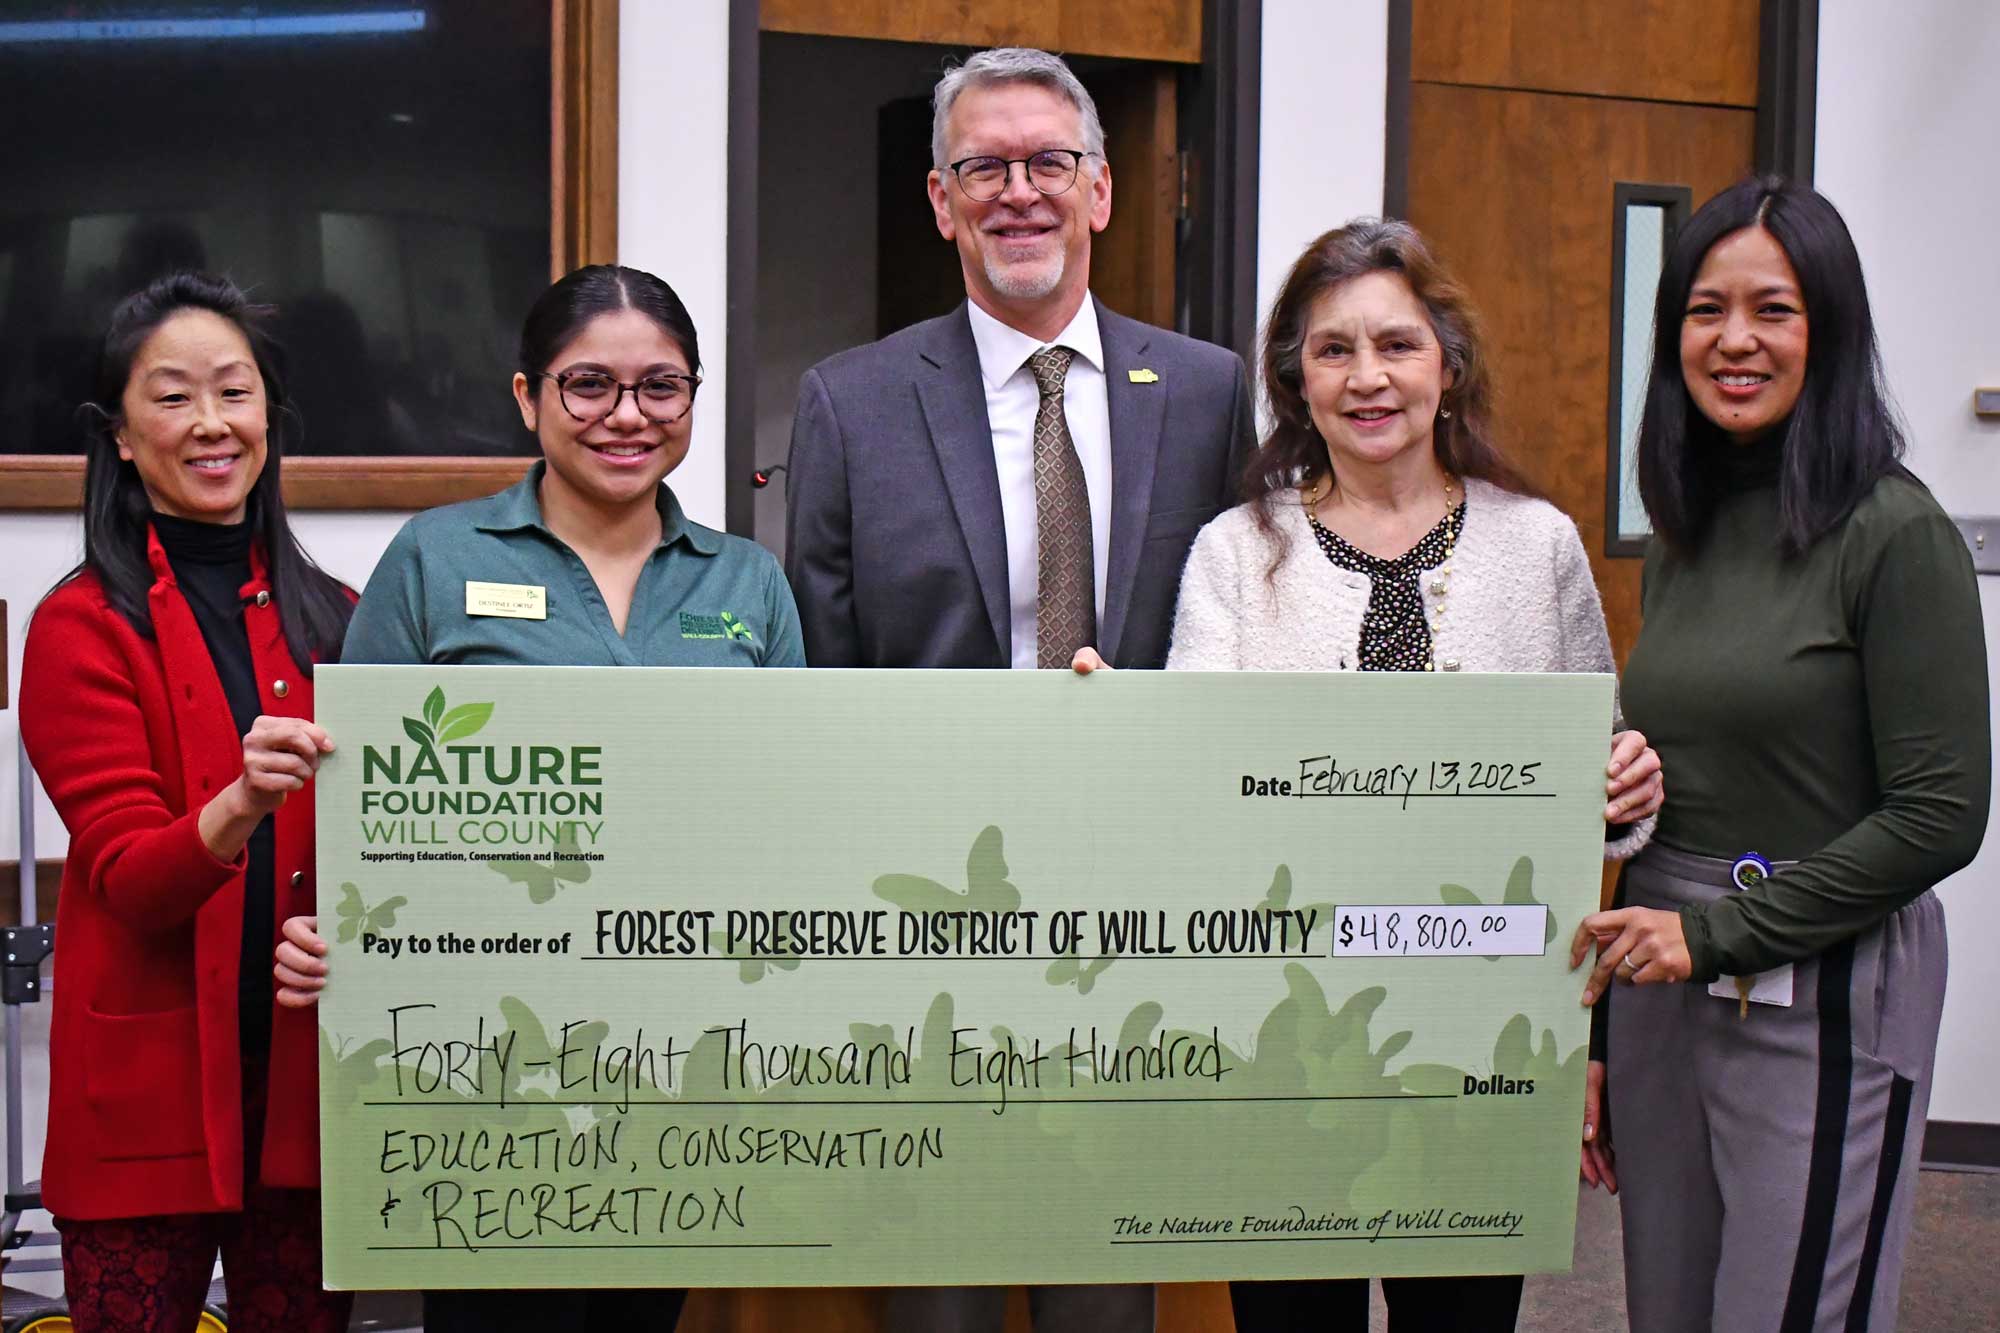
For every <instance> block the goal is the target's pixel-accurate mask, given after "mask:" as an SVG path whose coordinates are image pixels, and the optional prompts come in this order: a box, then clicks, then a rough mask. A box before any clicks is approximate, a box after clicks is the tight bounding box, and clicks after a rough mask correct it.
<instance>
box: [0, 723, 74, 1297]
mask: <svg viewBox="0 0 2000 1333" xmlns="http://www.w3.org/2000/svg"><path fill="white" fill-rule="evenodd" d="M14 748H15V761H16V779H17V785H18V787H19V790H20V827H21V853H20V855H21V882H20V904H21V906H20V920H21V922H22V924H21V925H18V926H8V927H5V928H4V929H0V1006H4V1008H5V1011H6V1028H7V1090H6V1096H7V1195H6V1207H5V1211H4V1212H0V1252H4V1253H5V1254H6V1255H7V1266H8V1268H9V1269H11V1270H13V1271H16V1272H23V1273H47V1272H54V1271H57V1270H59V1269H61V1267H62V1259H61V1257H60V1256H59V1255H57V1254H52V1253H50V1254H43V1253H37V1254H33V1255H29V1254H26V1253H25V1251H27V1250H36V1251H53V1250H55V1249H56V1241H55V1238H54V1237H53V1236H49V1237H46V1238H37V1237H36V1235H35V1233H34V1232H32V1231H27V1230H24V1229H23V1228H22V1227H21V1214H23V1213H25V1212H27V1211H29V1210H30V1209H34V1208H40V1207H41V1206H42V1182H41V1181H39V1180H29V1179H27V1174H28V1171H27V1164H26V1162H25V1160H24V1158H25V1156H26V1154H25V1151H24V1148H23V1142H22V1141H23V1137H24V1127H23V1124H22V1121H23V1114H22V1106H21V1101H22V1098H21V1082H22V1075H21V1026H22V1024H21V1006H22V1005H24V1004H39V1003H41V999H42V963H43V961H44V960H46V959H47V958H48V956H49V955H50V954H51V953H53V952H54V951H55V947H56V928H55V926H54V924H53V923H42V924H38V923H37V922H36V921H35V774H34V770H33V769H31V768H30V767H29V766H28V748H27V746H26V744H24V743H23V742H21V741H20V740H18V739H17V740H16V741H15V746H14Z"/></svg>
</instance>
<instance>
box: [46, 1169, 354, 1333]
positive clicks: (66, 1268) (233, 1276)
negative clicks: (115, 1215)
mask: <svg viewBox="0 0 2000 1333" xmlns="http://www.w3.org/2000/svg"><path fill="white" fill-rule="evenodd" d="M244 1202H245V1207H244V1209H243V1211H242V1212H240V1213H176V1214H167V1215H164V1216H158V1217H134V1218H123V1219H117V1220H113V1221H97V1222H82V1221H78V1220H76V1219H74V1218H70V1219H58V1220H57V1225H58V1227H59V1228H60V1229H61V1231H62V1258H63V1287H64V1290H65V1292H66V1294H67V1295H68V1297H69V1309H70V1319H71V1320H72V1321H73V1322H74V1323H75V1324H76V1327H77V1330H78V1333H189V1330H191V1329H193V1328H194V1326H195V1320H196V1319H197V1318H198V1317H199V1316H200V1314H201V1307H202V1304H203V1302H204V1301H205V1300H206V1299H207V1296H208V1279H209V1274H210V1273H211V1272H212V1271H213V1270H214V1266H215V1254H216V1251H217V1250H220V1251H221V1252H222V1272H223V1276H224V1277H225V1278H226V1279H227V1280H228V1283H229V1327H230V1331H231V1333H265V1331H266V1330H270V1333H278V1331H279V1330H284V1331H285V1333H340V1330H342V1329H345V1328H346V1327H347V1313H348V1308H349V1306H350V1305H352V1304H353V1300H354V1298H353V1296H352V1295H350V1294H349V1293H347V1292H334V1291H321V1290H320V1269H319V1191H318V1190H280V1189H267V1188H264V1187H263V1186H252V1187H251V1190H250V1193H249V1197H248V1198H247V1199H246V1200H245V1201H244Z"/></svg>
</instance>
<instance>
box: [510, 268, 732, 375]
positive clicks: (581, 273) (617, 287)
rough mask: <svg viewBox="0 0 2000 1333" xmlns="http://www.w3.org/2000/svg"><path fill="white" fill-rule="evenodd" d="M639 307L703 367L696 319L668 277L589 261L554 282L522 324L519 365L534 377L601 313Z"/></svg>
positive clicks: (692, 364) (695, 366)
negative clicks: (675, 291)
mask: <svg viewBox="0 0 2000 1333" xmlns="http://www.w3.org/2000/svg"><path fill="white" fill-rule="evenodd" d="M614 310H636V311H638V312H639V313H640V314H642V315H644V316H646V318H648V319H650V320H652V321H653V323H655V324H657V325H659V326H660V331H661V332H662V333H664V334H666V335H667V336H668V337H669V338H672V339H673V340H674V341H675V342H676V343H678V344H679V345H680V349H681V355H683V356H685V357H686V358H687V362H688V369H689V370H691V371H693V372H694V373H695V374H697V375H699V374H700V373H701V343H700V340H699V339H698V338H696V337H695V331H694V319H693V317H692V316H690V315H689V314H688V312H687V307H686V306H684V305H682V304H681V298H680V297H679V296H677V295H676V294H675V293H674V289H673V288H671V287H669V286H667V284H666V283H664V282H662V281H661V280H660V279H658V278H656V277H654V276H653V275H652V274H650V273H647V272H646V271H644V270H643V269H636V268H625V267H624V266H622V265H618V264H587V265H585V266H584V267H582V268H580V269H575V270H572V271H571V272H569V273H566V274H564V275H563V276H562V277H560V278H558V279H556V281H555V282H554V283H552V284H550V286H549V289H548V290H547V291H545V292H543V293H542V294H541V295H540V296H539V297H537V298H536V299H535V304H534V306H533V308H531V309H530V310H529V311H528V318H527V319H526V321H524V322H523V323H522V325H521V349H520V371H521V373H522V374H523V375H526V376H527V377H528V378H529V379H530V380H533V379H534V378H535V377H536V376H538V375H540V374H542V373H543V372H544V371H546V370H547V369H548V368H549V363H550V362H552V361H554V360H555V359H556V353H558V352H560V351H562V349H563V348H564V347H565V346H566V345H567V344H568V343H569V341H570V339H572V338H574V337H576V335H577V334H579V333H581V332H582V331H583V326H584V325H586V324H588V323H590V321H591V320H593V319H596V318H597V317H598V316H599V315H602V314H606V313H609V312H611V311H614Z"/></svg>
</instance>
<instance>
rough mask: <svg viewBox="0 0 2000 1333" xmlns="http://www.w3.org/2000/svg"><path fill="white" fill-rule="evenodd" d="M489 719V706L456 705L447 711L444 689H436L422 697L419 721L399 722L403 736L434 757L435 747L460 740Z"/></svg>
mask: <svg viewBox="0 0 2000 1333" xmlns="http://www.w3.org/2000/svg"><path fill="white" fill-rule="evenodd" d="M492 717H493V705H492V704H490V703H482V704H460V705H459V706H458V707H456V708H453V709H450V710H447V709H446V708H445V701H444V687H443V686H442V685H440V686H436V687H434V688H433V689H432V690H431V692H430V693H429V694H428V695H426V696H424V712H423V716H422V717H406V718H404V719H403V734H404V735H406V736H408V737H409V738H410V739H411V740H413V741H415V742H416V743H417V744H419V745H421V746H423V747H424V748H425V749H426V750H429V751H431V752H432V753H433V754H435V753H436V751H437V747H438V746H440V745H446V744H449V743H450V742H452V741H462V740H464V739H465V738H466V737H467V736H470V735H473V734H474V733H476V732H478V731H479V730H480V729H481V728H483V727H484V726H485V725H486V724H487V722H488V721H490V720H491V719H492Z"/></svg>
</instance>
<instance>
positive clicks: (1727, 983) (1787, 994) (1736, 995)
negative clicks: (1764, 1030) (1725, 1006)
mask: <svg viewBox="0 0 2000 1333" xmlns="http://www.w3.org/2000/svg"><path fill="white" fill-rule="evenodd" d="M1749 981H1750V993H1749V994H1748V995H1745V994H1743V992H1742V991H1740V990H1738V989H1737V979H1736V978H1735V977H1719V978H1717V979H1716V980H1714V981H1711V982H1709V983H1708V993H1709V994H1710V995H1713V996H1715V997H1716V998H1717V999H1722V1000H1735V1001H1737V1002H1738V1003H1741V1002H1742V1001H1744V1000H1748V1001H1749V1002H1750V1003H1752V1004H1775V1005H1777V1006H1778V1007H1779V1008H1780V1009H1789V1008H1791V1007H1792V965H1791V964H1790V963H1786V964H1785V965H1784V966H1783V967H1774V968H1772V969H1771V970H1770V971H1769V972H1759V973H1758V974H1757V975H1756V976H1754V977H1751V978H1749Z"/></svg>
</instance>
